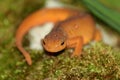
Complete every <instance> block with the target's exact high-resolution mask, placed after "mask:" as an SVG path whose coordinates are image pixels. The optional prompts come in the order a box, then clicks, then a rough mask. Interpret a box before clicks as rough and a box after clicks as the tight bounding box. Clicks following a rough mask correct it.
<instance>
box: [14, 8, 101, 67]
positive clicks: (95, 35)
mask: <svg viewBox="0 0 120 80" xmlns="http://www.w3.org/2000/svg"><path fill="white" fill-rule="evenodd" d="M47 22H53V23H57V22H59V23H57V24H56V26H55V27H54V28H53V30H52V31H51V32H50V33H49V34H48V35H46V36H45V38H44V39H43V40H42V44H43V47H44V48H45V50H47V51H48V52H58V51H61V50H63V49H65V48H74V49H75V50H74V52H73V54H72V56H78V55H80V53H81V50H82V46H83V45H84V44H87V43H89V42H90V41H91V40H93V39H95V40H100V39H101V37H100V33H99V31H98V30H97V29H96V27H95V22H94V20H93V18H92V17H91V16H90V15H89V14H87V13H81V12H79V11H77V10H72V9H67V8H50V9H47V8H46V9H42V10H39V11H37V12H35V13H33V14H32V15H30V16H28V17H27V18H26V19H25V20H24V21H23V22H22V24H21V25H20V26H19V28H18V30H17V33H16V46H17V48H18V49H19V50H20V51H21V52H22V54H23V55H24V57H25V59H26V61H27V63H28V64H29V65H31V64H32V60H31V58H30V55H29V53H28V52H27V51H26V50H25V49H24V48H23V46H22V40H23V37H24V35H25V34H26V33H27V32H28V31H29V30H30V29H31V28H33V27H35V26H37V25H42V24H45V23H47Z"/></svg>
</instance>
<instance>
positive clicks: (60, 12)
mask: <svg viewBox="0 0 120 80" xmlns="http://www.w3.org/2000/svg"><path fill="white" fill-rule="evenodd" d="M78 13H79V12H77V11H76V10H71V9H66V8H65V9H64V8H51V9H49V8H45V9H41V10H38V11H36V12H34V13H32V14H31V15H29V16H28V17H27V18H25V19H24V20H23V22H22V23H21V24H20V26H19V27H18V29H17V31H16V37H15V40H16V46H17V48H18V49H19V50H20V51H21V53H22V54H23V55H24V57H25V59H26V61H27V63H28V64H29V65H31V64H32V60H31V58H30V55H29V53H28V52H27V51H26V50H25V49H24V48H23V46H22V41H23V37H24V36H25V34H26V33H27V32H28V31H29V30H30V29H31V28H33V27H35V26H37V25H42V24H44V23H47V22H53V23H56V22H58V21H63V20H65V19H67V18H68V17H71V16H74V15H77V14H78Z"/></svg>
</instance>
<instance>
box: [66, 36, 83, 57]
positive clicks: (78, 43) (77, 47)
mask: <svg viewBox="0 0 120 80" xmlns="http://www.w3.org/2000/svg"><path fill="white" fill-rule="evenodd" d="M82 46H83V38H82V37H79V36H78V37H74V38H71V39H69V40H67V48H74V52H73V54H72V57H73V56H80V55H81V51H82Z"/></svg>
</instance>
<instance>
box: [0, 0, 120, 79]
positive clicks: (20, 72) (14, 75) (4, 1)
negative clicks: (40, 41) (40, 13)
mask: <svg viewBox="0 0 120 80" xmlns="http://www.w3.org/2000/svg"><path fill="white" fill-rule="evenodd" d="M43 1H44V0H43ZM42 3H43V2H42V1H39V0H36V1H35V2H32V0H26V1H24V0H19V1H18V0H17V1H16V0H1V1H0V4H1V8H0V11H1V12H0V80H91V79H92V80H97V79H98V80H110V79H111V80H119V79H120V62H119V60H120V50H119V49H118V48H112V47H110V46H108V45H105V44H104V43H102V42H98V43H96V44H94V45H90V47H89V48H86V47H84V48H83V52H82V56H81V57H76V58H70V55H71V54H70V52H69V50H65V51H63V52H61V53H62V54H59V55H58V56H51V55H48V54H45V53H44V52H42V51H33V50H30V49H29V48H27V47H25V48H26V50H27V51H29V52H30V53H31V56H32V60H33V64H32V66H28V65H27V64H26V62H25V60H24V57H23V56H22V55H21V53H20V52H19V51H18V50H17V48H16V46H15V40H14V39H15V38H14V36H15V31H16V29H17V26H18V25H19V24H20V22H21V21H22V19H23V18H24V17H25V16H27V14H28V13H30V12H32V11H34V10H36V9H38V8H40V7H41V5H42ZM26 4H27V6H26ZM33 6H35V7H34V8H33ZM36 6H37V7H36ZM38 6H39V7H38ZM17 8H19V9H17Z"/></svg>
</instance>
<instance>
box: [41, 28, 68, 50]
mask: <svg viewBox="0 0 120 80" xmlns="http://www.w3.org/2000/svg"><path fill="white" fill-rule="evenodd" d="M42 45H43V47H44V49H45V50H47V51H48V52H58V51H61V50H63V49H64V48H65V47H66V36H65V34H64V33H63V32H62V31H61V30H54V31H52V32H50V33H49V34H48V35H46V36H45V38H44V39H43V40H42Z"/></svg>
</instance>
